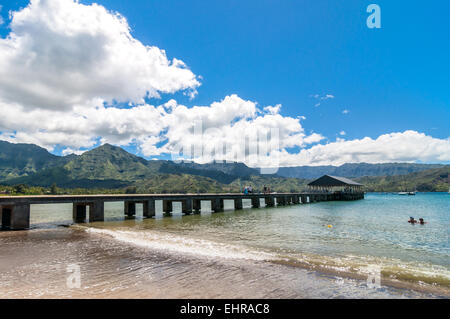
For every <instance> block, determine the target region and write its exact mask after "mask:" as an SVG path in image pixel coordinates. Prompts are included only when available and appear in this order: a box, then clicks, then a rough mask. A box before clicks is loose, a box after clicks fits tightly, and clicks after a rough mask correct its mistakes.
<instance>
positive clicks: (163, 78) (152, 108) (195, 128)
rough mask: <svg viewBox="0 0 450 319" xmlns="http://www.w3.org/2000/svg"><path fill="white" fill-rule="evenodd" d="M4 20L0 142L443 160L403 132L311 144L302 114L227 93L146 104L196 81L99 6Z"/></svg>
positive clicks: (70, 4) (287, 158)
mask: <svg viewBox="0 0 450 319" xmlns="http://www.w3.org/2000/svg"><path fill="white" fill-rule="evenodd" d="M11 18H12V20H11V33H10V34H9V36H8V37H7V38H4V39H0V114H1V116H0V139H1V140H7V141H11V142H26V143H34V144H37V145H40V146H43V147H45V148H47V149H48V150H50V151H52V150H54V149H55V148H56V147H58V148H63V151H62V153H63V155H67V154H72V153H75V154H81V153H82V152H84V151H85V150H86V149H89V148H91V147H94V146H95V145H97V144H99V143H111V144H115V145H121V146H125V145H131V144H134V145H136V146H137V149H138V151H139V152H140V153H141V154H143V155H145V156H148V157H155V156H158V155H161V154H170V153H175V154H176V153H182V154H181V157H183V158H190V159H194V160H195V161H197V162H208V161H211V160H212V159H216V160H217V159H219V160H228V161H243V162H245V163H246V164H248V165H250V166H260V167H271V166H276V165H281V166H298V165H325V164H327V165H328V164H335V165H337V164H343V163H346V162H390V161H417V160H421V161H424V162H436V161H450V146H449V144H450V141H449V140H448V139H446V140H442V139H436V138H433V137H430V136H427V135H425V134H422V133H418V132H414V131H407V132H403V133H393V134H387V135H382V136H380V137H378V138H377V139H371V138H364V139H360V140H353V141H346V140H344V139H337V140H336V141H335V142H332V143H328V144H318V143H321V142H323V141H324V140H325V137H324V136H322V135H321V134H320V133H311V134H307V133H305V130H304V128H303V126H302V121H303V120H305V117H303V116H297V117H296V118H293V117H289V116H283V115H282V114H281V110H282V106H281V105H275V106H270V105H269V106H261V107H260V106H259V105H258V103H257V102H255V101H251V100H245V99H243V98H241V97H239V96H238V95H236V94H231V95H229V96H226V97H224V98H223V99H222V100H220V101H216V102H213V103H211V104H209V105H195V106H192V107H189V106H185V105H182V104H179V103H178V102H177V101H175V100H170V101H169V102H167V103H164V104H161V105H150V104H147V103H145V101H144V99H145V98H146V97H159V96H160V95H161V94H162V93H175V92H183V93H184V94H185V95H187V96H189V97H190V98H193V97H194V96H195V94H196V92H197V91H196V89H197V88H198V87H199V85H200V83H199V80H200V79H201V77H197V76H196V75H195V74H194V73H193V72H192V71H191V70H189V68H188V67H187V66H186V65H185V63H184V62H182V61H181V60H179V59H176V58H174V59H171V60H169V58H168V57H167V55H166V53H165V51H164V50H162V49H159V48H157V47H152V46H146V45H144V44H142V43H141V42H139V41H138V40H137V39H134V38H133V37H132V35H131V33H130V28H129V26H128V23H127V21H126V19H125V18H124V17H122V16H121V15H119V14H118V13H114V12H110V11H108V10H106V9H105V8H104V7H102V6H100V5H96V4H92V5H83V4H80V3H78V2H77V1H74V0H32V1H31V2H30V4H29V5H28V6H27V7H26V8H24V9H22V10H20V11H17V12H14V13H12V15H11ZM312 97H313V98H314V99H316V100H317V102H318V103H321V102H323V101H326V100H329V99H333V98H334V96H333V95H331V94H325V95H322V96H321V95H314V96H312ZM118 103H123V104H124V105H127V106H126V107H123V106H119V104H118ZM348 112H349V111H348V110H344V112H343V113H344V114H347V113H348ZM343 135H344V134H341V136H343ZM293 149H300V151H298V152H297V153H293V151H292V150H293ZM199 150H200V152H199ZM255 152H256V153H257V154H258V156H257V157H254V156H253V155H252V154H255ZM261 155H262V156H261Z"/></svg>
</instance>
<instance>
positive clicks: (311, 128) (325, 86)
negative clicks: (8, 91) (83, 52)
mask: <svg viewBox="0 0 450 319" xmlns="http://www.w3.org/2000/svg"><path fill="white" fill-rule="evenodd" d="M80 2H81V3H83V4H91V3H92V1H87V0H82V1H80ZM95 2H96V3H99V4H101V5H103V6H105V7H106V8H107V9H108V10H113V11H117V12H120V13H121V14H122V15H123V16H124V17H126V18H127V20H128V23H129V25H130V27H131V29H132V35H133V37H134V38H136V39H138V40H139V41H141V42H142V43H144V44H146V45H152V46H156V47H158V48H161V49H164V50H165V51H166V53H167V55H168V57H169V58H173V57H176V58H179V59H181V60H183V61H184V62H185V63H186V65H187V66H188V67H189V69H190V70H192V72H194V73H195V74H196V75H200V76H201V77H202V78H201V86H199V87H198V88H197V90H198V95H197V96H196V97H195V98H194V99H192V100H190V99H189V98H187V97H186V96H184V95H183V94H182V93H181V92H178V93H175V94H162V97H161V99H153V98H151V99H148V102H149V103H151V104H157V105H159V104H162V103H165V102H167V101H169V100H170V99H176V100H177V102H178V103H181V104H184V105H186V106H193V105H210V104H211V103H212V102H214V101H220V100H222V99H223V98H224V97H225V96H228V95H231V94H237V95H238V96H239V97H241V98H242V99H244V100H251V101H256V102H258V103H259V105H261V106H266V105H276V104H282V105H283V107H282V110H281V114H282V115H283V116H290V117H294V118H295V117H297V116H305V117H306V120H304V121H302V126H303V128H304V129H305V132H307V134H311V133H312V132H318V133H320V134H322V135H323V136H324V137H326V138H327V140H326V141H335V140H336V138H337V137H339V136H340V135H339V133H340V132H341V131H345V133H346V135H345V138H346V139H348V140H352V139H361V138H364V137H371V138H374V139H375V138H377V137H378V136H380V135H382V134H386V133H392V132H404V131H406V130H414V131H417V132H421V133H425V134H426V135H429V136H432V137H434V138H438V139H447V138H448V137H449V136H450V125H449V119H450V89H449V88H450V61H449V56H450V41H449V39H450V20H449V19H448V12H450V3H449V2H444V1H428V2H426V3H424V2H423V1H408V2H405V1H392V0H389V1H381V0H377V1H361V0H359V1H358V0H346V1H331V0H316V1H299V0H297V1H288V0H284V1H268V0H258V1H250V0H248V1H201V0H198V1H197V0H189V1H181V0H180V1H174V0H165V1H143V0H134V1H122V0H98V1H95ZM0 3H1V4H2V6H3V9H2V11H1V15H2V17H3V19H4V20H5V23H4V24H3V25H2V26H1V27H0V35H1V36H2V37H5V36H6V35H7V34H8V33H9V32H10V30H9V29H8V11H9V10H18V9H19V8H21V7H24V6H26V5H27V4H28V1H8V2H7V3H5V1H3V2H1V1H0ZM370 3H376V4H378V5H379V6H380V7H381V19H382V28H381V29H369V28H368V27H367V26H366V19H367V17H368V15H369V14H368V13H367V12H366V8H367V6H368V5H369V4H370ZM316 94H318V95H320V96H325V95H326V94H329V95H333V96H334V98H330V99H327V100H324V101H322V102H321V105H320V106H318V107H316V106H315V105H316V103H317V101H318V100H317V99H316V98H314V97H313V96H314V95H316ZM344 110H348V114H343V111H344ZM340 137H342V136H340ZM129 149H131V150H133V147H131V148H129ZM294 149H298V147H295V148H294Z"/></svg>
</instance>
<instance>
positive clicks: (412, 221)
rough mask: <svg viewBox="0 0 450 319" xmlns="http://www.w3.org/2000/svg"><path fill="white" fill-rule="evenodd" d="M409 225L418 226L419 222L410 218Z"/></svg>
mask: <svg viewBox="0 0 450 319" xmlns="http://www.w3.org/2000/svg"><path fill="white" fill-rule="evenodd" d="M408 223H410V224H411V225H414V224H417V220H415V219H414V217H409V220H408Z"/></svg>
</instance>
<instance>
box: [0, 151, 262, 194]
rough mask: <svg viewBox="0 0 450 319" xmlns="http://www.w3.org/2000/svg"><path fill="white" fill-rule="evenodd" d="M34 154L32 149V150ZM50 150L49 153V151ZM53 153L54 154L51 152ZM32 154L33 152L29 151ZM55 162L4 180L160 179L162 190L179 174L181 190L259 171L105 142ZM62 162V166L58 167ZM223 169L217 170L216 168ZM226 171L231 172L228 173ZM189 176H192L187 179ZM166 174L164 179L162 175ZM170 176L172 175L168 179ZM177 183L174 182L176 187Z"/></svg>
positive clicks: (90, 184) (116, 182) (91, 183)
mask: <svg viewBox="0 0 450 319" xmlns="http://www.w3.org/2000/svg"><path fill="white" fill-rule="evenodd" d="M31 153H33V150H31ZM47 153H48V152H47ZM50 155H51V154H50ZM28 156H29V157H32V156H33V154H29V155H28ZM50 160H51V161H52V162H51V163H52V165H47V166H44V167H43V168H42V169H40V170H34V171H30V172H29V173H28V174H22V175H19V177H15V178H9V179H4V181H3V183H4V184H7V185H18V184H25V185H31V186H44V187H49V186H51V185H52V184H56V185H58V186H59V187H63V188H78V187H84V188H121V187H126V186H130V185H139V186H140V187H144V186H146V187H149V188H150V189H153V188H155V185H154V181H159V183H160V187H159V189H162V190H164V189H165V188H168V186H166V185H168V184H167V183H168V181H173V179H175V178H176V176H178V177H177V178H178V180H179V182H178V183H176V184H177V185H178V184H179V185H178V186H177V187H178V188H179V189H180V190H182V189H184V190H187V187H184V186H183V187H181V186H180V185H184V184H185V183H184V182H183V181H182V180H184V181H188V180H189V182H186V183H187V184H186V185H188V184H189V183H194V184H193V185H195V187H194V189H202V190H203V189H206V188H208V187H206V185H207V184H208V185H209V188H212V189H220V187H219V186H217V185H215V183H216V182H217V183H219V184H229V183H231V182H232V181H234V180H236V179H237V178H240V177H244V176H248V174H249V173H255V174H257V171H256V170H253V169H250V168H248V167H247V166H245V165H244V164H239V163H232V164H208V165H198V164H191V163H182V164H176V163H174V162H170V161H147V160H145V159H143V158H141V157H138V156H136V155H133V154H130V153H128V152H126V151H125V150H123V149H122V148H120V147H116V146H112V145H109V144H105V145H102V146H100V147H98V148H95V149H93V150H91V151H89V152H86V153H84V154H83V155H80V156H71V157H58V156H54V155H52V157H51V158H50ZM58 164H60V165H59V166H57V165H58ZM215 166H216V167H218V168H220V169H219V170H215V169H214V167H215ZM226 172H230V173H231V174H228V173H226ZM187 176H191V177H190V178H187ZM162 177H164V178H162ZM169 177H171V178H169ZM174 185H175V184H172V186H174Z"/></svg>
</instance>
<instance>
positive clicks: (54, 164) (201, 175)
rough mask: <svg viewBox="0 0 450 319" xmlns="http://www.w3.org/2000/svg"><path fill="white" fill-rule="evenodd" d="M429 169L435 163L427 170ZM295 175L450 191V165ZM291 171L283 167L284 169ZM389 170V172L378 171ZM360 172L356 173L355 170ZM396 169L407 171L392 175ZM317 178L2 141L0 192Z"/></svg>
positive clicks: (303, 183)
mask: <svg viewBox="0 0 450 319" xmlns="http://www.w3.org/2000/svg"><path fill="white" fill-rule="evenodd" d="M426 168H432V169H428V170H424V169H426ZM289 169H290V170H291V173H289V174H293V175H296V174H303V175H305V174H306V175H308V174H310V175H311V174H318V173H319V172H321V173H320V174H321V175H323V174H331V173H330V171H331V172H332V174H334V175H338V176H345V177H350V178H352V177H354V176H359V174H362V173H367V174H369V173H371V174H373V175H374V176H372V177H359V178H357V179H356V180H357V181H358V182H360V183H362V184H364V185H366V186H367V191H371V192H372V191H377V192H399V191H413V190H415V189H417V190H418V191H448V183H447V176H448V174H449V173H450V166H449V165H420V164H376V165H372V164H346V165H343V166H341V167H339V168H337V167H333V166H322V167H314V168H311V167H297V168H289ZM283 172H284V173H286V169H281V171H280V174H282V173H283ZM383 172H389V174H385V175H384V176H378V175H379V174H382V173H383ZM355 174H356V175H355ZM393 174H404V175H396V176H390V175H393ZM311 180H312V178H308V179H300V178H287V177H281V176H278V175H261V174H259V171H258V170H256V169H253V168H249V167H247V166H246V165H244V164H242V163H210V164H204V165H201V164H196V163H174V162H170V161H147V160H145V159H143V158H141V157H138V156H135V155H133V154H130V153H128V152H126V151H125V150H123V149H121V148H119V147H115V146H111V145H108V144H105V145H103V146H101V147H98V148H96V149H94V150H91V151H89V152H86V153H84V154H83V155H79V156H77V155H70V156H65V157H60V156H55V155H52V154H50V153H48V152H47V151H46V150H45V149H43V148H40V147H38V146H36V145H27V144H10V143H7V142H1V141H0V185H5V186H0V196H1V195H8V194H10V195H25V194H27V195H50V194H98V193H103V194H117V193H128V194H134V193H150V194H151V193H223V192H225V193H228V192H233V193H235V192H241V191H242V189H243V188H244V187H245V186H247V185H251V186H252V187H253V188H254V189H255V190H256V191H262V190H263V187H264V186H265V185H266V186H268V187H270V188H271V190H272V191H275V192H296V191H302V190H305V189H306V187H307V184H308V182H309V181H311Z"/></svg>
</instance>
